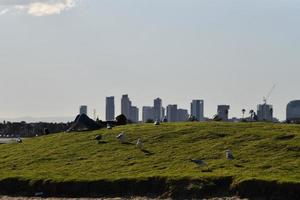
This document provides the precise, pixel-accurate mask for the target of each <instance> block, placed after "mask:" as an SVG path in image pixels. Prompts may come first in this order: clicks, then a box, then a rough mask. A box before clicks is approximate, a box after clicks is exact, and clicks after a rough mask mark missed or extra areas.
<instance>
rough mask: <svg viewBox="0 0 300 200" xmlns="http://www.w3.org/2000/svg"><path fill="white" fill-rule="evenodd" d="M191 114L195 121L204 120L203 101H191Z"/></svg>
mask: <svg viewBox="0 0 300 200" xmlns="http://www.w3.org/2000/svg"><path fill="white" fill-rule="evenodd" d="M191 116H193V117H195V118H196V119H197V121H204V101H203V100H193V101H192V103H191Z"/></svg>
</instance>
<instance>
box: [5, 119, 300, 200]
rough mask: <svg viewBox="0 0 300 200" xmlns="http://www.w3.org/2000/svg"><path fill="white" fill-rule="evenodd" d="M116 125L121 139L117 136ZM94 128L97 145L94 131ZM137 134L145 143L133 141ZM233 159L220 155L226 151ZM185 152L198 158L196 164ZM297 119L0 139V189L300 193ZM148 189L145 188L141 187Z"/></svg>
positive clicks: (100, 192) (83, 193) (133, 127)
mask: <svg viewBox="0 0 300 200" xmlns="http://www.w3.org/2000/svg"><path fill="white" fill-rule="evenodd" d="M121 131H124V132H125V134H126V143H124V144H121V143H120V142H119V141H117V140H116V135H118V134H119V133H120V132H121ZM98 134H101V135H102V136H103V140H102V142H101V143H99V144H98V142H97V141H95V140H94V138H95V136H96V135H98ZM138 138H141V139H142V141H143V143H144V150H143V151H142V150H140V149H138V148H137V147H136V145H135V144H136V141H137V139H138ZM226 149H230V150H232V152H233V154H234V157H235V159H234V160H226V157H225V150H226ZM190 159H202V160H204V161H205V162H206V163H207V165H206V166H199V165H197V164H195V163H193V162H191V161H190ZM299 189H300V126H299V125H287V124H272V123H221V122H207V123H194V122H189V123H164V124H162V125H160V126H154V125H152V124H143V125H127V126H119V127H115V128H113V129H112V130H107V129H102V130H98V131H93V132H81V133H60V134H55V135H48V136H43V137H36V138H32V139H27V140H24V142H23V143H22V144H5V145H0V193H6V194H7V193H16V192H17V191H18V192H20V193H22V192H23V194H32V192H34V191H38V190H42V191H46V192H47V193H48V194H49V195H71V194H73V195H75V196H78V195H79V196H86V195H105V196H107V195H112V196H114V195H146V194H145V193H151V194H152V195H167V196H173V197H179V196H184V197H198V196H201V195H209V194H212V193H213V194H214V195H217V193H224V192H230V193H239V194H240V195H245V196H258V195H268V194H269V195H272V196H273V197H274V196H278V195H281V196H282V195H284V196H285V197H286V199H288V198H295V197H297V198H298V197H299V196H300V192H299V191H300V190H299ZM147 195H148V194H147Z"/></svg>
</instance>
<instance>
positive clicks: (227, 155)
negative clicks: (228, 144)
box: [225, 150, 234, 160]
mask: <svg viewBox="0 0 300 200" xmlns="http://www.w3.org/2000/svg"><path fill="white" fill-rule="evenodd" d="M225 155H226V159H227V160H233V159H234V157H233V154H232V152H231V151H230V150H226V151H225Z"/></svg>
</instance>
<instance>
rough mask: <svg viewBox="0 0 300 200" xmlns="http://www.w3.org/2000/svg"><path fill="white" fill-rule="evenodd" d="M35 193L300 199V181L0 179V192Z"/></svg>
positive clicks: (64, 195)
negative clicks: (237, 182) (56, 180)
mask: <svg viewBox="0 0 300 200" xmlns="http://www.w3.org/2000/svg"><path fill="white" fill-rule="evenodd" d="M36 194H38V195H40V196H42V197H59V198H60V199H61V198H66V197H68V198H79V197H81V198H99V197H103V198H104V197H105V198H112V199H114V197H139V196H143V198H142V199H147V198H148V199H157V198H161V199H169V198H170V199H214V198H215V199H224V198H223V197H226V196H227V197H228V196H229V197H230V196H235V195H237V196H241V197H242V198H250V199H258V198H259V199H270V200H279V199H280V200H295V199H300V184H298V183H277V182H267V181H260V180H249V181H244V182H241V183H239V184H237V185H233V180H232V178H231V177H221V178H218V179H214V180H190V179H184V180H182V179H181V180H170V179H166V178H161V177H152V178H148V179H144V180H136V179H121V180H115V181H108V180H101V181H90V182H75V181H74V182H71V181H69V182H54V181H49V180H47V181H42V180H40V181H29V180H28V181H26V180H18V179H5V180H2V181H0V195H7V196H25V197H26V196H27V197H30V196H35V195H36ZM144 197H147V198H144ZM220 197H221V198H220ZM234 198H235V197H234ZM100 199H101V198H100ZM225 199H226V198H225Z"/></svg>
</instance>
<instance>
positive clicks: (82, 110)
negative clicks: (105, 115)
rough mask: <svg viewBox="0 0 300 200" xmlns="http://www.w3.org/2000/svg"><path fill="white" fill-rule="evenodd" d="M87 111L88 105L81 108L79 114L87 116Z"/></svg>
mask: <svg viewBox="0 0 300 200" xmlns="http://www.w3.org/2000/svg"><path fill="white" fill-rule="evenodd" d="M87 109H88V107H87V106H86V105H82V106H80V108H79V114H80V115H82V114H85V115H87V113H88V111H87Z"/></svg>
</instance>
